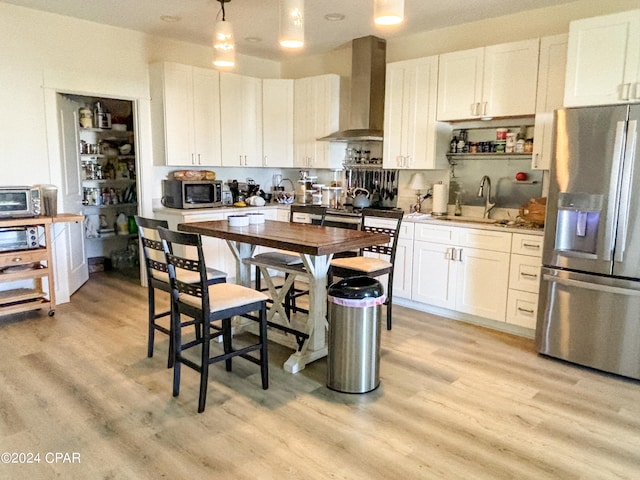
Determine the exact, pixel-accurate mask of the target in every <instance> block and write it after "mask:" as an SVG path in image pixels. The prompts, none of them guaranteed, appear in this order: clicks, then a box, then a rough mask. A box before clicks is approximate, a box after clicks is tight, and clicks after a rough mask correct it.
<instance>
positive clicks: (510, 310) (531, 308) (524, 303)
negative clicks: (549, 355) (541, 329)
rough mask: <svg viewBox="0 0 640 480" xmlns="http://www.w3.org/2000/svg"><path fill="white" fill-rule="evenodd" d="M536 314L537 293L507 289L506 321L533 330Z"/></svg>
mask: <svg viewBox="0 0 640 480" xmlns="http://www.w3.org/2000/svg"><path fill="white" fill-rule="evenodd" d="M537 316H538V295H536V294H535V293H529V292H521V291H519V290H509V299H508V301H507V323H511V324H513V325H519V326H521V327H525V328H531V329H534V330H535V328H536V319H537Z"/></svg>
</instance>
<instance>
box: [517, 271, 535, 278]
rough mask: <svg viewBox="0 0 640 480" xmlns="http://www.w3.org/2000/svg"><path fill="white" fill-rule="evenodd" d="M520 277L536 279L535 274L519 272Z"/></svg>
mask: <svg viewBox="0 0 640 480" xmlns="http://www.w3.org/2000/svg"><path fill="white" fill-rule="evenodd" d="M520 276H521V277H529V278H538V275H537V274H535V273H525V272H520Z"/></svg>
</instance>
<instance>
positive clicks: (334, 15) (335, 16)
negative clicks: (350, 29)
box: [324, 13, 344, 22]
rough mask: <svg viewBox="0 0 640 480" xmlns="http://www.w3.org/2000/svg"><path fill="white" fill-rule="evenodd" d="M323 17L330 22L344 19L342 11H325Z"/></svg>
mask: <svg viewBox="0 0 640 480" xmlns="http://www.w3.org/2000/svg"><path fill="white" fill-rule="evenodd" d="M324 19H325V20H328V21H330V22H340V21H342V20H344V15H343V14H342V13H327V14H326V15H325V16H324Z"/></svg>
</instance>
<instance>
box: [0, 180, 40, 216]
mask: <svg viewBox="0 0 640 480" xmlns="http://www.w3.org/2000/svg"><path fill="white" fill-rule="evenodd" d="M38 215H40V189H39V188H37V187H0V218H23V217H37V216H38Z"/></svg>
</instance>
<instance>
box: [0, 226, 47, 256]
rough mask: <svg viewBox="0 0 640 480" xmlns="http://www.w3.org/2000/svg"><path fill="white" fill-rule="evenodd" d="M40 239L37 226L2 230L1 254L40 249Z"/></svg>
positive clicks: (0, 240)
mask: <svg viewBox="0 0 640 480" xmlns="http://www.w3.org/2000/svg"><path fill="white" fill-rule="evenodd" d="M39 238H40V237H39V233H38V227H36V226H25V227H5V228H0V252H9V251H12V250H27V249H31V248H38V247H39V246H40V240H39Z"/></svg>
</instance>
